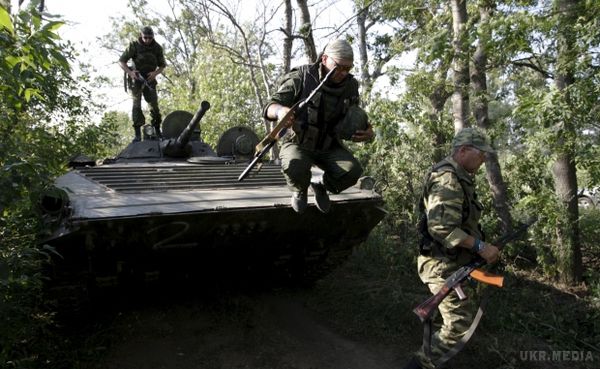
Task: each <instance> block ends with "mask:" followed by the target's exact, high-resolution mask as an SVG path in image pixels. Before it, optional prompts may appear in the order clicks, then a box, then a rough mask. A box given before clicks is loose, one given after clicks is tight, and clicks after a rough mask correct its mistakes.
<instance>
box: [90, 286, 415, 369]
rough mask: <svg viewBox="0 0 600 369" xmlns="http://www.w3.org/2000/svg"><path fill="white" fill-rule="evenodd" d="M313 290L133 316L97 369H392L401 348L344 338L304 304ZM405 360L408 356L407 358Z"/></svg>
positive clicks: (229, 297) (118, 329)
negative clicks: (99, 368)
mask: <svg viewBox="0 0 600 369" xmlns="http://www.w3.org/2000/svg"><path fill="white" fill-rule="evenodd" d="M310 293H311V292H310V290H307V289H301V290H290V289H280V290H270V291H266V292H265V291H263V292H260V293H246V292H236V293H233V294H231V293H227V294H225V295H219V296H213V298H209V299H207V298H203V299H202V300H186V301H182V300H177V301H167V302H164V303H160V304H152V305H151V306H144V307H140V308H133V309H128V311H126V312H122V313H120V314H118V315H117V317H116V318H115V319H114V321H113V322H112V323H111V324H110V326H109V327H108V328H107V329H108V330H109V331H110V333H109V334H110V336H111V337H112V338H111V343H110V345H109V347H107V348H106V351H105V352H104V354H102V355H101V356H102V357H101V359H100V360H98V361H97V362H96V363H95V364H94V365H93V367H101V368H108V369H141V368H144V369H162V368H172V369H173V368H181V369H192V368H194V369H196V368H202V369H229V368H231V369H234V368H239V369H242V368H244V369H246V368H248V369H250V368H252V369H276V368H281V369H388V368H390V369H391V368H398V367H402V364H403V363H404V361H405V360H406V357H405V356H402V355H403V354H401V353H399V352H398V350H397V348H395V347H391V345H390V346H386V345H383V344H381V343H373V342H363V341H356V340H352V339H349V338H347V337H344V336H343V335H341V334H340V333H339V332H336V329H335V328H333V327H332V325H331V324H330V323H329V322H328V321H327V320H326V319H324V318H323V317H322V316H319V315H318V314H317V313H315V312H314V311H312V310H310V309H309V308H308V307H307V306H306V305H305V304H304V301H305V298H306V297H307V294H310ZM404 355H405V354H404Z"/></svg>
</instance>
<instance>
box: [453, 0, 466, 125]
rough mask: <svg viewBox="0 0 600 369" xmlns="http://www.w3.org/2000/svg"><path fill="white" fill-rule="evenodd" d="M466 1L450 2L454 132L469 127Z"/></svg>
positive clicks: (456, 0)
mask: <svg viewBox="0 0 600 369" xmlns="http://www.w3.org/2000/svg"><path fill="white" fill-rule="evenodd" d="M467 20H468V16H467V4H466V0H452V29H453V36H452V48H453V50H454V60H453V63H452V65H453V70H454V73H453V75H452V81H453V83H454V93H453V94H452V116H453V118H454V131H455V132H458V131H460V130H461V129H462V128H464V127H468V126H469V122H468V113H469V51H468V50H469V45H468V34H467Z"/></svg>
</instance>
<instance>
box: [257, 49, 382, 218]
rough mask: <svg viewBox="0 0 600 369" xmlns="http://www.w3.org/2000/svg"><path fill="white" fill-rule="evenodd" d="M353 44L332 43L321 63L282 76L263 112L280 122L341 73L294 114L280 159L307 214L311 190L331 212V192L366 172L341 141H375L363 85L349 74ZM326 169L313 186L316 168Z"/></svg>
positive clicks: (295, 200) (297, 205)
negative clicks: (361, 100) (360, 87)
mask: <svg viewBox="0 0 600 369" xmlns="http://www.w3.org/2000/svg"><path fill="white" fill-rule="evenodd" d="M353 61H354V53H353V51H352V46H350V44H349V43H348V42H346V41H344V40H335V41H332V42H330V43H329V44H328V45H327V46H326V47H325V50H324V51H323V53H322V55H321V57H320V58H319V60H318V61H317V62H316V63H314V64H311V65H303V66H300V67H298V68H294V69H292V70H291V71H290V72H289V73H288V74H286V75H285V76H283V78H282V79H281V81H280V84H279V88H278V90H277V92H276V93H275V94H273V97H272V98H271V101H270V102H269V103H267V105H266V107H265V109H264V117H265V118H266V119H268V120H281V119H282V118H283V117H284V116H285V115H286V114H287V113H288V111H290V108H291V107H292V106H294V104H295V103H297V102H298V101H301V100H303V99H305V98H307V97H308V95H309V94H310V93H311V91H313V90H314V89H315V87H316V86H317V85H318V84H319V83H320V81H322V80H323V78H324V77H325V76H326V75H327V73H328V72H329V71H331V70H332V69H333V68H336V70H335V71H334V72H333V74H332V75H331V78H330V79H329V80H328V81H327V82H326V83H325V84H324V85H323V87H322V88H321V90H319V92H317V93H316V94H315V95H314V96H313V97H312V98H311V99H310V100H309V101H308V103H307V104H306V106H307V108H306V109H302V110H300V111H298V112H297V114H296V115H295V116H294V120H293V125H292V130H293V133H292V134H291V135H288V136H286V137H284V138H283V140H282V144H281V151H280V158H281V167H282V171H283V174H284V176H285V178H286V181H287V185H288V188H289V189H290V190H291V191H292V199H291V205H292V208H293V209H294V210H295V211H296V212H298V213H302V212H304V211H305V210H306V207H307V192H308V187H309V186H310V187H311V188H312V191H313V192H314V194H315V202H316V204H317V208H318V209H319V210H320V211H322V212H324V213H326V212H328V211H329V209H330V206H331V203H330V201H329V195H328V194H327V191H329V192H331V193H340V192H342V191H344V190H345V189H347V188H348V187H350V186H352V185H354V184H355V183H356V182H357V181H358V179H359V177H360V175H361V174H362V167H361V165H360V163H359V162H358V161H357V160H356V158H354V156H353V155H352V153H350V151H349V150H348V149H347V148H346V147H345V146H344V145H343V144H342V142H341V140H342V139H346V140H352V141H355V142H362V141H370V140H371V139H372V138H373V136H374V133H373V128H372V127H371V125H370V124H369V123H368V117H367V114H366V113H365V111H364V110H362V109H361V108H360V107H359V94H358V81H357V80H356V79H355V78H354V76H353V75H352V74H350V70H351V69H352V67H353ZM313 164H314V165H316V166H317V167H319V168H321V169H322V170H323V171H324V174H323V178H322V179H321V180H318V181H314V182H311V167H312V165H313Z"/></svg>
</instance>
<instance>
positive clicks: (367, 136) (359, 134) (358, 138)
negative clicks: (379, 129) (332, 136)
mask: <svg viewBox="0 0 600 369" xmlns="http://www.w3.org/2000/svg"><path fill="white" fill-rule="evenodd" d="M374 136H375V132H374V131H373V126H372V125H370V124H369V125H368V126H367V129H365V130H364V131H363V130H360V129H358V130H356V132H354V134H353V135H352V141H354V142H365V141H371V140H372V139H373V137H374Z"/></svg>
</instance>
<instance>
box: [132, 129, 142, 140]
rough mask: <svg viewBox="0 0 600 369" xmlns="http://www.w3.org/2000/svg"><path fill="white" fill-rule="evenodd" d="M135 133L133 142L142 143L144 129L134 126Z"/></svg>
mask: <svg viewBox="0 0 600 369" xmlns="http://www.w3.org/2000/svg"><path fill="white" fill-rule="evenodd" d="M133 131H134V132H135V137H134V138H133V141H131V142H140V141H141V140H142V128H141V127H140V126H133Z"/></svg>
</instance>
